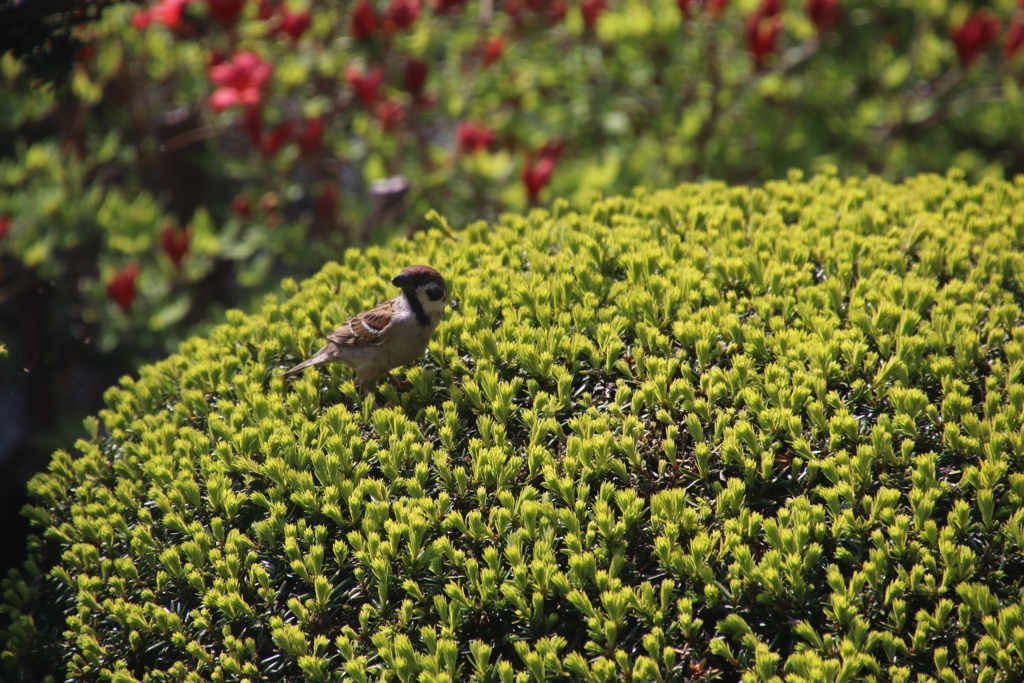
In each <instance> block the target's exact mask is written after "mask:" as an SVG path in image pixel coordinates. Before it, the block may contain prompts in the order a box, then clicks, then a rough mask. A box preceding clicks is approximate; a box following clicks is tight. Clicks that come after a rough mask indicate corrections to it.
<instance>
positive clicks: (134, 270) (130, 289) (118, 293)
mask: <svg viewBox="0 0 1024 683" xmlns="http://www.w3.org/2000/svg"><path fill="white" fill-rule="evenodd" d="M138 276H139V266H138V265H136V263H135V262H134V261H132V262H131V263H129V264H128V265H127V266H125V267H124V268H123V269H122V270H116V271H114V276H113V277H112V278H110V282H108V283H107V297H109V298H110V300H111V301H113V302H114V303H115V304H117V305H118V306H119V307H120V308H121V310H122V311H126V312H127V311H128V309H129V308H131V307H132V302H133V301H134V300H135V278H137V277H138Z"/></svg>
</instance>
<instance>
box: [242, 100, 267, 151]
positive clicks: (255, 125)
mask: <svg viewBox="0 0 1024 683" xmlns="http://www.w3.org/2000/svg"><path fill="white" fill-rule="evenodd" d="M242 128H243V129H244V130H245V133H246V135H248V136H249V142H251V143H252V146H253V147H256V148H259V146H260V143H262V142H263V113H262V112H261V111H260V108H259V107H246V108H245V114H244V115H243V116H242Z"/></svg>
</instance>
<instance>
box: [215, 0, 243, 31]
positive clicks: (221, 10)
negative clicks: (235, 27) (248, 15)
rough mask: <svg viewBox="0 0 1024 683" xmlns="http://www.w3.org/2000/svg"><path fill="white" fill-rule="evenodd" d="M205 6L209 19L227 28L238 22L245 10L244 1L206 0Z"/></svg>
mask: <svg viewBox="0 0 1024 683" xmlns="http://www.w3.org/2000/svg"><path fill="white" fill-rule="evenodd" d="M206 6H207V8H208V11H209V13H210V16H211V17H213V18H214V19H216V20H217V21H219V22H220V23H221V25H222V26H227V25H229V24H233V23H235V22H236V21H238V17H239V15H241V14H242V9H243V8H245V0H206Z"/></svg>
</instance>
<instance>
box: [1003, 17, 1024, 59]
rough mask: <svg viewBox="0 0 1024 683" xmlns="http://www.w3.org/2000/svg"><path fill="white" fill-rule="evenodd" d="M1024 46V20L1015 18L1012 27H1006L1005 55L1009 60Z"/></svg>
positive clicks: (1011, 23)
mask: <svg viewBox="0 0 1024 683" xmlns="http://www.w3.org/2000/svg"><path fill="white" fill-rule="evenodd" d="M1021 48H1024V22H1022V21H1021V20H1020V19H1014V20H1013V21H1011V22H1010V28H1008V29H1006V40H1005V41H1004V42H1003V56H1004V57H1006V60H1007V61H1009V60H1011V59H1013V58H1014V57H1016V56H1017V53H1018V52H1020V51H1021Z"/></svg>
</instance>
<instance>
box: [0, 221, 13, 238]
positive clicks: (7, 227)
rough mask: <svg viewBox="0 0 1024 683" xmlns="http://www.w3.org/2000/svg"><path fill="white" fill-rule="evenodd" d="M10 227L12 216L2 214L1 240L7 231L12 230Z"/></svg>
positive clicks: (0, 223) (0, 222)
mask: <svg viewBox="0 0 1024 683" xmlns="http://www.w3.org/2000/svg"><path fill="white" fill-rule="evenodd" d="M10 228H11V217H10V216H0V240H2V239H3V238H4V237H5V236H6V235H7V231H8V230H10Z"/></svg>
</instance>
